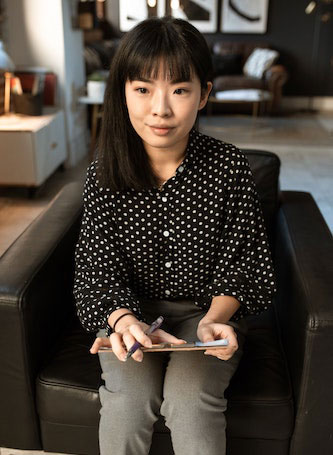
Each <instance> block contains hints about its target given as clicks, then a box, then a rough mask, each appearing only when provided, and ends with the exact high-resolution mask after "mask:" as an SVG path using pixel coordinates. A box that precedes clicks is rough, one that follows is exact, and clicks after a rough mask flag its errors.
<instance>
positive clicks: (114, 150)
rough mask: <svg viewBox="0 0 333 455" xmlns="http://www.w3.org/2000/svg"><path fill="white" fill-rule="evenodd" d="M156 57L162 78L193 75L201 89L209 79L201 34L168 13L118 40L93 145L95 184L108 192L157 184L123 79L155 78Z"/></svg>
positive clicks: (208, 62) (208, 58)
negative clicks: (131, 114) (131, 113)
mask: <svg viewBox="0 0 333 455" xmlns="http://www.w3.org/2000/svg"><path fill="white" fill-rule="evenodd" d="M161 59H162V60H163V61H164V62H165V63H166V64H165V65H164V70H165V72H166V74H165V77H166V78H168V79H170V80H172V81H174V80H177V81H178V80H180V81H189V80H191V76H192V74H193V71H194V73H195V74H196V75H197V77H198V79H199V80H200V84H201V89H202V91H205V90H207V82H208V81H210V80H211V78H212V61H211V56H210V52H209V48H208V45H207V43H206V41H205V39H204V37H203V35H201V33H200V32H199V31H198V30H197V29H196V28H195V27H193V26H192V25H191V24H190V23H189V22H187V21H184V20H182V19H175V18H172V17H163V18H152V19H147V20H144V21H142V22H140V23H139V24H138V25H137V26H136V27H134V28H133V29H132V30H131V31H129V32H128V33H126V35H124V37H123V38H122V39H121V42H120V44H119V47H118V49H117V52H116V54H115V55H114V57H113V59H112V62H111V67H110V73H109V77H108V80H107V85H106V90H105V96H104V112H103V119H102V125H101V131H100V135H99V140H98V146H97V172H98V179H99V182H100V185H101V186H103V187H108V188H110V189H111V190H113V191H121V190H126V189H135V190H144V189H148V188H152V187H156V186H157V185H158V183H159V181H158V176H157V175H156V174H155V172H154V171H153V168H152V166H151V163H150V160H149V156H148V154H147V153H146V151H145V149H144V146H143V143H142V140H141V138H140V136H139V135H138V134H137V133H136V131H135V130H134V128H133V126H132V124H131V122H130V119H129V115H128V111H127V106H126V99H125V83H126V81H127V80H135V79H138V78H142V77H143V78H148V79H149V78H151V77H153V78H155V77H157V74H158V70H159V63H160V61H161Z"/></svg>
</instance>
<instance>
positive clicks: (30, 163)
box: [0, 131, 36, 186]
mask: <svg viewBox="0 0 333 455" xmlns="http://www.w3.org/2000/svg"><path fill="white" fill-rule="evenodd" d="M33 142H34V141H33V134H32V133H31V132H30V131H2V132H1V133H0V184H4V185H6V184H10V185H28V186H30V185H34V184H35V181H36V172H35V160H34V145H33Z"/></svg>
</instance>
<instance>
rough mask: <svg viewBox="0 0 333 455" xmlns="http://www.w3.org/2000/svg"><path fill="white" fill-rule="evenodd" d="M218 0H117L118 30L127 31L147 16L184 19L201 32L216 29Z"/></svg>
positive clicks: (212, 31) (211, 31)
mask: <svg viewBox="0 0 333 455" xmlns="http://www.w3.org/2000/svg"><path fill="white" fill-rule="evenodd" d="M217 3H218V0H135V1H133V0H119V25H120V30H121V31H123V32H127V31H128V30H130V29H131V28H132V27H134V26H135V25H137V24H138V23H139V22H141V21H143V20H144V19H147V18H149V17H156V16H158V17H162V16H165V15H168V16H173V17H176V18H179V19H185V20H187V21H189V22H190V23H191V24H193V25H194V26H195V27H196V28H197V29H198V30H200V31H201V32H203V33H214V32H216V29H217Z"/></svg>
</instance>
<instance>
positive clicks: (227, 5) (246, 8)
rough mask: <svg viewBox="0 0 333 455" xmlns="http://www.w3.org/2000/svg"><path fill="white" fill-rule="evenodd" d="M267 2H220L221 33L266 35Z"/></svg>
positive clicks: (250, 0) (231, 0)
mask: <svg viewBox="0 0 333 455" xmlns="http://www.w3.org/2000/svg"><path fill="white" fill-rule="evenodd" d="M267 16H268V0H222V14H221V32H223V33H266V30H267Z"/></svg>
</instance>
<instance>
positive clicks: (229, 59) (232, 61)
mask: <svg viewBox="0 0 333 455" xmlns="http://www.w3.org/2000/svg"><path fill="white" fill-rule="evenodd" d="M212 61H213V70H214V77H216V76H228V75H229V74H241V73H242V55H241V54H229V55H217V54H213V55H212Z"/></svg>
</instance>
